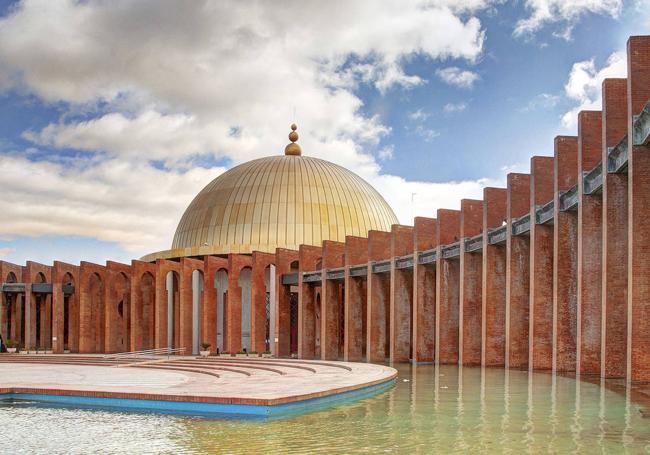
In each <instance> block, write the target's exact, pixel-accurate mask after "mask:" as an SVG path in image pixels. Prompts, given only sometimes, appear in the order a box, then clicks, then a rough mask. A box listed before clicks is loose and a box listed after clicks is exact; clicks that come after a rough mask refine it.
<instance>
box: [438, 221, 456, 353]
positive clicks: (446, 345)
mask: <svg viewBox="0 0 650 455" xmlns="http://www.w3.org/2000/svg"><path fill="white" fill-rule="evenodd" d="M459 239H460V211H458V210H446V209H439V210H438V239H437V244H438V254H437V260H436V340H435V351H436V360H435V361H436V363H439V364H456V363H458V330H459V329H458V306H459V298H460V262H459V260H458V258H451V259H443V258H442V246H443V245H449V244H452V243H454V242H458V241H459Z"/></svg>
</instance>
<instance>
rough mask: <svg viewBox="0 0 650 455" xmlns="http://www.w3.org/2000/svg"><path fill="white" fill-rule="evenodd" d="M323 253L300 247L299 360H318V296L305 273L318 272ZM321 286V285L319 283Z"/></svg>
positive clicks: (311, 247) (315, 248)
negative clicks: (306, 278) (307, 281)
mask: <svg viewBox="0 0 650 455" xmlns="http://www.w3.org/2000/svg"><path fill="white" fill-rule="evenodd" d="M322 254H323V251H322V249H321V248H320V247H316V246H311V245H300V247H299V250H298V258H299V259H298V260H299V264H300V268H299V270H298V358H300V359H314V358H316V357H315V356H316V295H315V292H314V283H305V282H303V279H302V274H303V272H313V271H315V270H316V263H317V262H319V260H320V258H321V256H322ZM318 284H320V283H318Z"/></svg>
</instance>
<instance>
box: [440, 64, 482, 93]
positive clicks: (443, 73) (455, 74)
mask: <svg viewBox="0 0 650 455" xmlns="http://www.w3.org/2000/svg"><path fill="white" fill-rule="evenodd" d="M436 75H437V76H438V77H439V78H440V79H441V80H442V81H443V82H446V83H447V84H449V85H455V86H456V87H460V88H472V87H473V86H474V83H475V82H476V81H478V80H479V79H480V76H479V75H478V74H476V73H475V72H473V71H468V70H462V69H460V68H458V67H456V66H450V67H448V68H443V69H439V70H437V71H436Z"/></svg>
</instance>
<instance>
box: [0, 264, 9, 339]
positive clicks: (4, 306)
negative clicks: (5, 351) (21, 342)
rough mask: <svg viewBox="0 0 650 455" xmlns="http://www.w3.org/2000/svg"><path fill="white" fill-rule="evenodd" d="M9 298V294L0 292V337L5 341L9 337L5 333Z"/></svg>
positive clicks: (0, 278)
mask: <svg viewBox="0 0 650 455" xmlns="http://www.w3.org/2000/svg"><path fill="white" fill-rule="evenodd" d="M2 279H3V277H0V280H2ZM9 299H10V297H9V294H7V293H4V292H0V335H2V339H3V340H4V342H5V343H6V342H7V340H8V339H9V336H8V334H7V322H8V321H7V312H8V311H9V301H10V300H9Z"/></svg>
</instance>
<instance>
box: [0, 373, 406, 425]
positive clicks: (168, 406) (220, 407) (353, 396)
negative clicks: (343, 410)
mask: <svg viewBox="0 0 650 455" xmlns="http://www.w3.org/2000/svg"><path fill="white" fill-rule="evenodd" d="M394 384H395V378H393V379H390V380H388V381H386V382H382V383H379V384H374V385H371V386H367V387H362V388H359V389H355V390H350V391H347V392H342V393H336V394H333V395H328V396H324V397H317V398H311V399H308V400H302V401H294V402H291V403H283V404H277V405H250V404H222V403H194V402H188V401H165V400H139V399H134V398H104V397H84V396H68V395H51V394H39V393H5V394H2V395H0V399H2V400H6V399H18V400H29V401H35V402H37V403H51V404H58V405H67V406H88V407H97V408H111V409H118V410H120V409H121V410H141V411H154V412H165V413H170V414H184V415H186V414H193V415H204V416H213V417H221V416H227V417H238V418H282V417H288V416H291V415H296V414H302V413H307V412H312V411H317V410H320V409H325V408H328V407H331V406H334V405H337V404H344V403H345V402H353V401H357V400H362V399H364V398H369V397H371V396H374V395H377V394H379V393H382V392H384V391H386V390H388V389H390V388H391V387H393V385H394Z"/></svg>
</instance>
